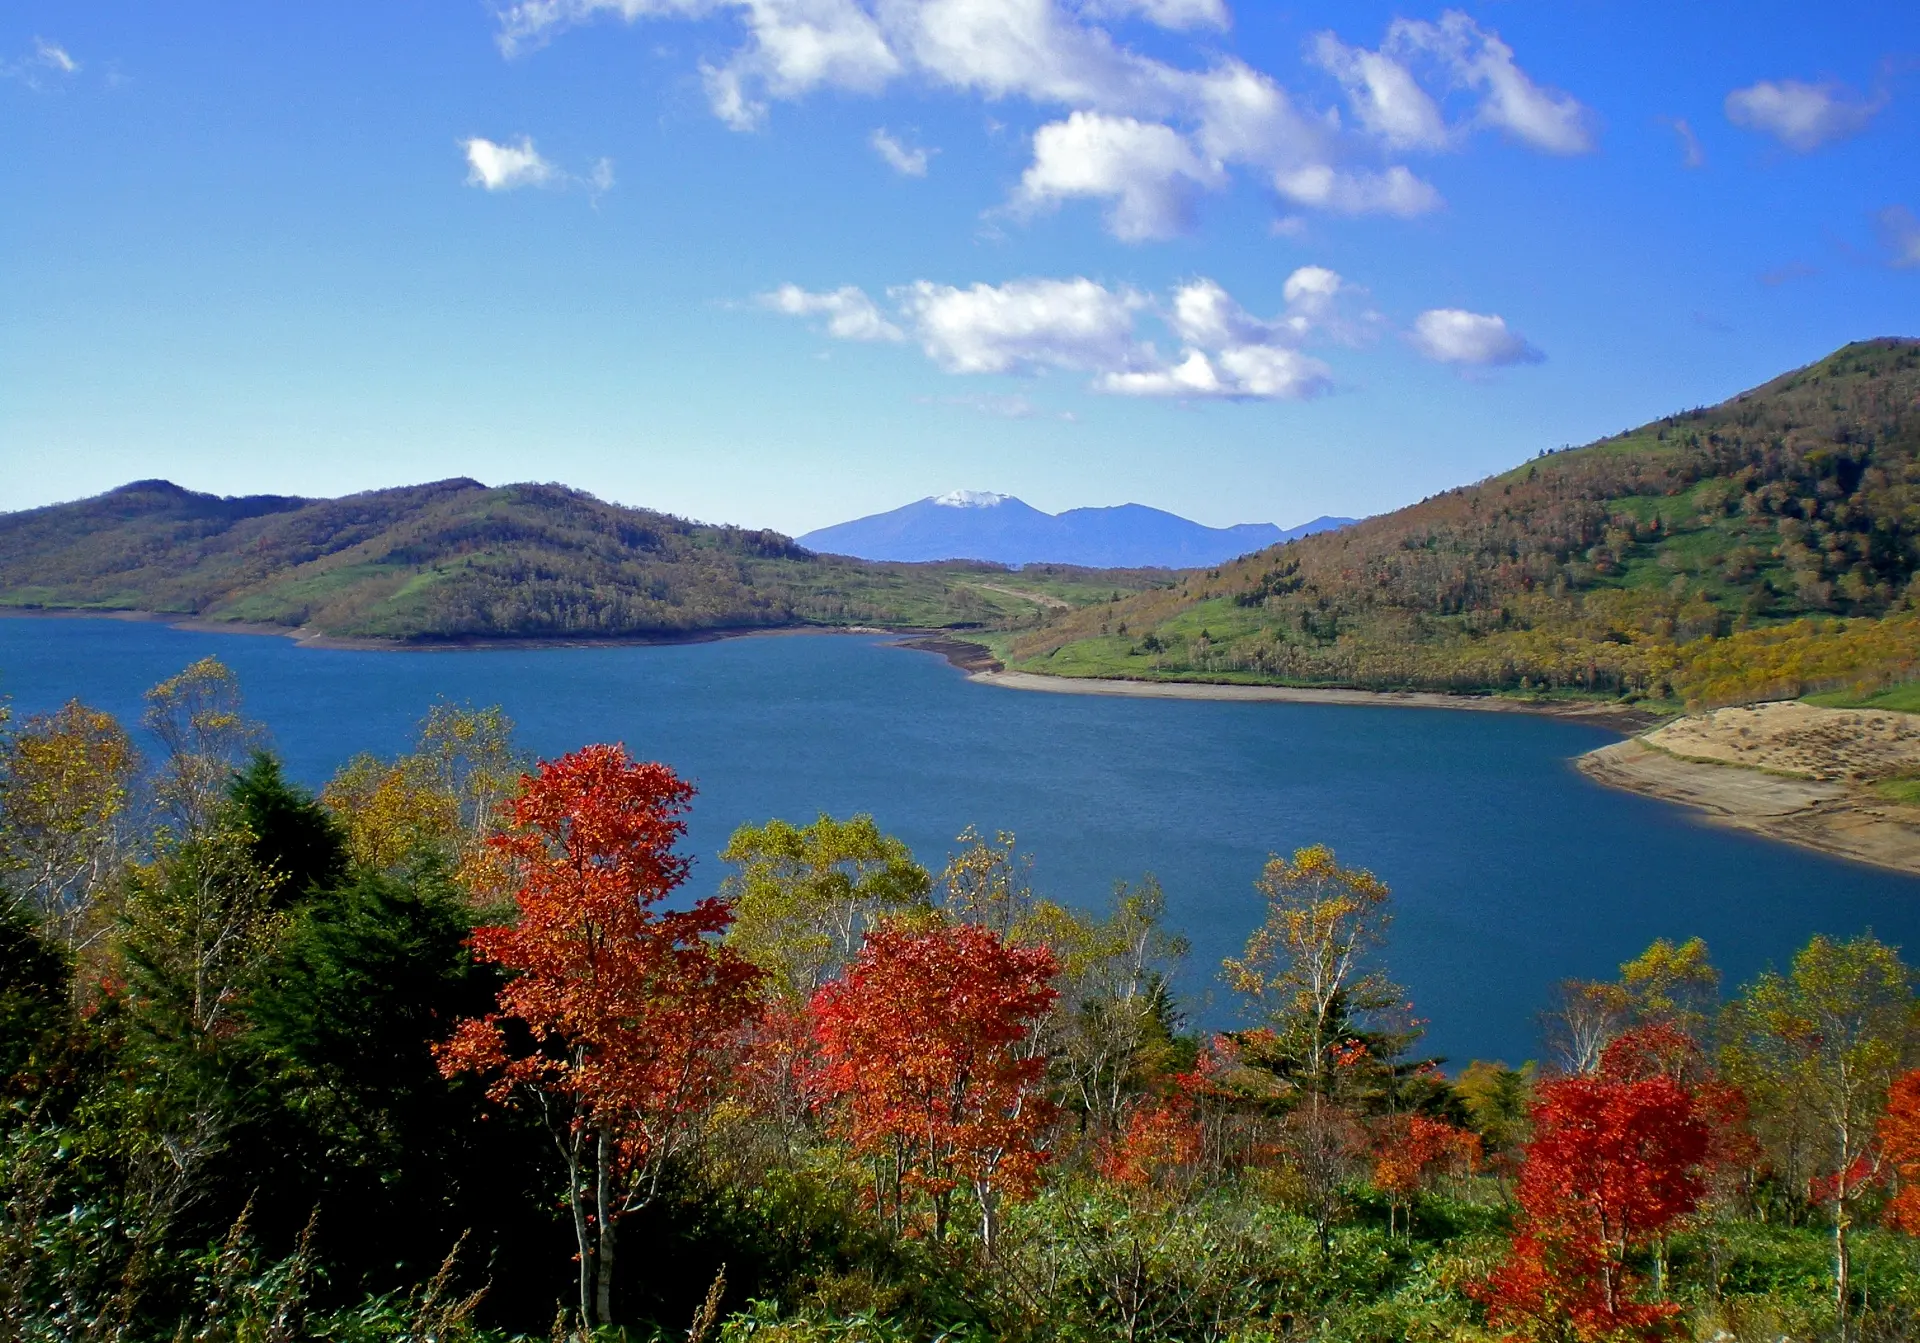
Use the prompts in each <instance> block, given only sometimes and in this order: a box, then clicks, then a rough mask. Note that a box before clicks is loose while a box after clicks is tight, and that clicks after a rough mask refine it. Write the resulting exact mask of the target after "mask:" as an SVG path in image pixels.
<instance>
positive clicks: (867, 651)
mask: <svg viewBox="0 0 1920 1343" xmlns="http://www.w3.org/2000/svg"><path fill="white" fill-rule="evenodd" d="M889 642H890V641H889V640H887V639H883V638H870V637H861V636H835V637H828V636H820V637H768V638H743V639H729V640H723V641H719V642H713V643H701V644H682V645H664V646H655V647H605V648H577V647H575V648H568V647H549V648H526V649H499V648H495V649H486V650H474V651H460V652H442V653H393V652H359V651H336V650H322V649H314V648H299V647H296V646H295V645H294V644H293V643H292V642H291V641H288V640H285V639H277V638H260V637H246V636H238V635H223V634H207V633H198V632H193V631H187V630H179V629H173V628H170V627H168V626H165V625H161V624H157V623H136V622H124V621H112V620H85V619H72V620H58V619H0V693H4V694H6V695H8V696H10V697H11V699H12V701H13V705H14V708H15V710H16V712H25V713H32V712H38V711H43V710H46V709H50V708H52V707H55V706H56V705H57V704H58V703H60V702H61V701H63V700H65V699H66V698H68V697H71V696H78V697H80V698H82V699H84V700H86V701H88V702H89V703H92V704H95V705H97V706H99V707H101V708H105V709H109V710H111V711H113V712H114V713H116V714H119V715H121V716H122V717H123V718H124V719H126V720H128V721H129V722H131V721H133V720H135V719H136V718H137V717H138V713H139V708H140V694H141V691H143V690H144V689H145V688H146V687H147V686H149V685H151V684H153V683H154V682H155V681H158V680H159V679H161V678H162V677H164V676H168V675H171V674H172V673H173V672H175V671H178V670H179V669H180V668H181V667H182V666H184V665H186V663H188V662H190V661H192V660H194V659H195V658H198V657H201V656H204V655H206V654H208V653H214V654H217V655H218V656H219V657H221V658H222V659H223V660H225V661H226V662H227V663H228V664H229V665H230V666H232V667H233V668H234V669H235V670H236V671H237V672H238V673H239V675H240V678H241V682H242V685H243V686H244V688H245V690H246V694H247V701H248V707H249V710H250V711H251V713H252V714H253V715H254V716H255V717H257V718H260V719H262V720H263V721H265V722H266V723H267V724H268V726H269V727H270V728H271V729H272V732H273V737H274V744H275V746H276V747H277V749H278V750H279V751H280V752H281V753H282V755H283V756H284V757H285V759H286V761H287V763H288V766H289V768H290V769H291V771H292V772H293V773H294V774H295V775H296V776H297V777H299V778H300V779H302V780H304V781H306V782H307V783H309V784H313V785H318V784H319V783H321V782H323V781H324V780H325V779H326V777H327V776H328V775H329V774H331V773H332V771H333V770H334V769H335V768H336V767H337V766H338V765H339V764H340V763H341V762H342V761H343V760H345V759H346V758H347V757H348V756H350V755H352V754H353V753H355V752H357V751H362V750H372V751H379V752H392V751H396V750H399V749H401V748H403V747H404V745H405V744H406V742H407V740H408V737H409V734H410V733H411V730H412V727H413V725H414V723H415V722H416V721H417V720H418V719H419V717H420V715H421V714H422V713H423V712H424V711H425V710H426V708H427V706H428V705H429V704H430V703H431V702H432V701H433V700H434V699H435V697H437V696H445V697H447V698H449V699H453V700H456V701H471V702H473V703H475V704H493V703H498V704H501V705H504V706H505V707H506V709H507V712H508V713H510V714H511V715H512V716H513V718H514V719H515V720H516V722H517V723H518V724H519V729H520V739H521V741H522V743H523V744H524V745H525V746H526V747H527V748H528V749H529V750H532V751H534V752H537V753H540V754H543V755H551V754H556V753H559V752H562V751H566V750H569V749H571V748H573V747H576V746H579V745H581V744H582V743H584V742H588V741H601V740H613V741H623V742H625V743H626V744H627V746H628V748H629V749H630V750H632V751H633V752H634V753H636V754H638V755H642V756H646V757H651V758H655V759H659V760H663V761H666V762H667V763H668V764H670V765H672V766H673V767H674V768H676V769H677V770H679V771H680V772H681V773H683V774H684V775H686V776H687V777H688V778H690V779H692V780H693V781H694V782H695V783H696V784H697V785H698V786H699V788H700V797H699V798H698V800H697V802H696V805H695V810H694V814H693V818H692V827H691V831H690V834H689V837H688V842H687V847H688V849H689V851H690V852H692V853H693V854H695V855H697V857H698V859H699V861H698V864H697V866H696V868H695V875H694V884H695V886H696V887H698V888H701V889H708V888H711V887H712V886H713V885H714V884H715V883H717V882H718V880H719V878H720V876H721V875H722V870H721V868H720V865H719V863H718V862H717V861H716V860H715V859H714V857H713V855H714V854H715V853H716V852H717V851H718V849H719V847H720V846H721V844H722V843H724V842H725V839H726V836H727V834H728V833H729V832H730V831H731V829H732V828H733V827H734V826H735V825H737V824H739V823H740V822H742V821H746V820H756V821H758V820H765V819H766V818H768V817H771V816H784V817H788V818H791V819H795V820H805V819H809V818H810V817H811V816H812V815H813V814H814V813H816V812H818V811H821V810H825V811H830V812H833V813H835V814H837V815H844V814H847V813H849V812H853V811H858V810H864V811H871V812H873V813H874V815H875V816H876V817H877V818H878V820H879V822H880V824H881V825H882V826H883V827H885V828H886V829H888V830H891V831H893V832H895V833H897V834H899V835H900V836H901V837H903V838H904V839H906V840H907V841H908V842H909V843H910V844H912V845H913V847H914V849H915V850H916V852H917V853H918V854H919V855H920V857H921V859H922V860H923V861H925V862H926V863H928V864H929V865H933V866H938V864H939V863H940V862H941V860H942V859H943V857H944V856H945V854H946V853H947V851H948V850H949V849H950V848H951V847H952V839H953V836H954V835H956V834H957V833H958V832H959V830H960V829H961V827H963V826H964V825H966V824H968V823H969V822H971V823H973V824H976V825H978V826H979V827H980V828H981V829H983V830H992V829H1007V830H1014V831H1017V832H1018V834H1019V836H1020V842H1021V847H1022V848H1023V849H1026V850H1028V851H1030V852H1031V853H1032V854H1033V855H1034V857H1035V869H1034V877H1035V884H1036V885H1037V887H1038V888H1039V889H1040V890H1041V891H1042V892H1043V893H1045V894H1048V895H1051V896H1054V897H1055V898H1058V899H1062V900H1065V901H1068V902H1071V903H1075V904H1082V905H1095V906H1097V905H1098V904H1099V903H1100V902H1102V901H1103V900H1104V898H1105V896H1106V893H1107V891H1108V890H1109V889H1110V887H1111V885H1112V883H1113V881H1114V880H1116V879H1118V878H1123V877H1124V878H1134V877H1138V876H1139V875H1140V874H1141V873H1143V872H1146V871H1152V872H1155V873H1157V874H1158V875H1159V877H1160V879H1161V881H1162V883H1163V884H1164V885H1165V887H1166V890H1167V895H1168V902H1169V905H1170V909H1171V913H1172V919H1173V922H1174V923H1175V924H1176V925H1178V927H1179V928H1180V929H1181V930H1182V931H1184V932H1185V933H1186V934H1187V935H1188V936H1189V937H1190V938H1191V939H1192V941H1193V945H1194V952H1193V956H1192V958H1191V960H1190V962H1189V965H1188V969H1187V973H1186V975H1185V976H1184V983H1183V986H1182V987H1183V988H1184V989H1185V990H1186V992H1187V996H1188V999H1189V1002H1190V1005H1191V1007H1192V1010H1193V1011H1194V1013H1195V1015H1196V1016H1197V1017H1198V1019H1199V1020H1201V1021H1202V1022H1204V1023H1205V1024H1208V1025H1228V1024H1231V1023H1232V1022H1233V1021H1234V1020H1235V1017H1234V1011H1233V1004H1232V1002H1231V1000H1230V999H1229V998H1228V996H1227V995H1226V994H1225V993H1224V991H1222V990H1220V989H1219V988H1217V986H1216V981H1215V978H1214V974H1213V968H1214V967H1215V966H1217V965H1218V963H1219V959H1220V957H1221V956H1222V955H1223V954H1225V953H1227V952H1228V951H1230V950H1234V949H1236V948H1237V947H1238V946H1239V944H1240V943H1241V942H1242V941H1243V940H1244V938H1245V936H1246V934H1247V932H1248V930H1249V929H1250V928H1251V927H1252V926H1253V925H1254V923H1255V922H1256V921H1257V920H1258V918H1259V916H1260V907H1259V903H1258V900H1257V899H1256V897H1255V895H1254V893H1253V890H1252V881H1253V878H1254V877H1255V875H1257V873H1258V871H1259V868H1260V865H1261V863H1262V861H1263V860H1264V859H1265V857H1266V855H1267V853H1268V852H1269V851H1272V850H1288V849H1291V848H1293V847H1296V846H1298V845H1302V844H1308V843H1313V842H1316V841H1320V842H1325V843H1328V844H1331V845H1332V846H1334V848H1335V849H1336V850H1338V852H1339V854H1340V856H1341V859H1342V860H1343V861H1346V862H1350V863H1359V864H1362V865H1365V866H1367V867H1370V868H1372V869H1373V870H1374V871H1376V872H1377V873H1379V874H1380V876H1381V877H1382V878H1383V879H1385V880H1386V881H1387V882H1388V883H1389V884H1390V885H1391V886H1392V887H1393V889H1394V892H1395V897H1396V904H1397V909H1398V920H1397V923H1396V925H1395V927H1394V931H1393V938H1392V943H1391V946H1390V947H1389V949H1388V964H1389V969H1390V970H1391V971H1392V973H1393V974H1394V975H1395V976H1396V977H1397V978H1398V979H1399V980H1400V981H1401V982H1402V983H1404V984H1405V985H1406V986H1407V987H1408V989H1409V991H1410V993H1411V995H1412V997H1413V999H1414V1001H1415V1003H1416V1005H1417V1009H1418V1013H1419V1015H1420V1016H1421V1017H1423V1018H1426V1019H1428V1020H1429V1021H1430V1023H1431V1024H1430V1026H1429V1028H1428V1046H1429V1047H1430V1048H1432V1049H1433V1050H1434V1051H1436V1052H1439V1053H1443V1054H1448V1055H1451V1056H1452V1057H1453V1058H1454V1059H1455V1060H1456V1061H1459V1062H1464V1061H1465V1060H1466V1059H1467V1058H1469V1057H1473V1056H1481V1057H1494V1056H1499V1057H1504V1058H1506V1059H1507V1060H1508V1061H1510V1062H1513V1061H1517V1060H1519V1059H1521V1058H1525V1057H1529V1056H1531V1055H1533V1054H1534V1053H1536V1052H1537V1050H1538V1046H1537V1044H1536V1041H1535V1029H1534V1015H1535V1013H1536V1012H1537V1011H1538V1010H1539V1009H1540V1008H1541V1007H1542V1006H1543V1005H1544V1003H1545V1000H1546V997H1547V994H1548V990H1549V988H1550V986H1551V984H1552V982H1553V981H1554V980H1556V979H1559V978H1562V977H1565V976H1568V975H1606V974H1611V973H1612V972H1613V970H1614V968H1615V967H1616V966H1617V964H1618V962H1620V961H1621V960H1623V959H1625V958H1626V957H1628V956H1631V955H1633V954H1634V953H1636V952H1638V951H1639V950H1641V949H1642V948H1644V947H1645V945H1646V944H1647V943H1648V942H1649V941H1650V940H1652V939H1653V938H1655V937H1662V936H1665V937H1675V938H1679V937H1687V936H1691V935H1694V934H1699V935H1701V936H1703V937H1705V938H1706V939H1707V940H1708V941H1709V943H1710V944H1711V945H1712V947H1713V950H1714V954H1715V959H1716V960H1717V961H1718V962H1719V963H1720V964H1721V965H1722V967H1723V968H1724V969H1726V970H1727V972H1728V973H1729V975H1730V976H1731V977H1733V978H1735V979H1740V978H1744V977H1746V976H1749V975H1751V974H1752V973H1753V972H1754V971H1755V970H1757V969H1759V968H1760V967H1761V966H1763V965H1765V964H1766V963H1768V962H1769V961H1773V962H1779V961H1783V960H1784V959H1785V958H1786V957H1788V956H1790V955H1791V954H1792V952H1793V951H1794V950H1795V949H1796V948H1797V947H1798V946H1800V945H1801V944H1802V943H1803V942H1804V941H1805V940H1806V938H1807V937H1808V936H1809V935H1811V934H1812V933H1815V932H1830V933H1836V934H1851V933H1855V932H1858V931H1860V930H1861V929H1863V928H1868V927H1871V928H1872V929H1873V930H1874V931H1875V932H1876V933H1878V934H1879V935H1880V936H1881V937H1883V938H1885V939H1887V940H1889V941H1892V942H1896V943H1899V944H1902V945H1904V946H1907V947H1909V948H1911V949H1914V950H1915V951H1916V952H1920V880H1916V879H1914V878H1910V877H1903V876H1899V875H1896V874H1893V873H1888V872H1883V871H1878V870H1875V869H1872V868H1868V867H1864V866H1860V865H1856V864H1851V863H1847V862H1843V861H1838V860H1834V859H1829V858H1825V857H1822V856H1820V855H1818V854H1814V853H1809V852H1805V851H1802V850H1798V849H1794V848H1790V847H1787V846H1785V845H1781V844H1777V843H1772V842H1769V841H1766V840H1761V839H1757V838H1753V837H1750V836H1747V835H1743V834H1739V833H1736V832H1731V831H1727V830H1724V829H1717V828H1714V827H1712V826H1709V825H1706V824H1704V823H1702V822H1701V821H1700V820H1698V819H1697V818H1696V816H1695V815H1694V814H1693V813H1690V812H1688V811H1686V810H1684V809H1681V808H1677V807H1673V806H1670V805H1667V804H1665V803H1661V802H1656V801H1653V800H1651V799H1648V798H1643V797H1638V796H1634V795H1630V794H1626V793H1620V792H1615V791H1611V790H1608V789H1605V788H1602V787H1600V786H1599V785H1597V784H1595V783H1592V782H1590V781H1589V780H1587V779H1585V778H1583V777H1582V776H1581V775H1580V774H1579V773H1578V772H1577V771H1576V770H1575V769H1574V767H1573V765H1572V758H1573V757H1575V756H1577V755H1579V754H1580V753H1581V752H1583V751H1586V750H1589V749H1591V748H1593V747H1596V746H1600V745H1603V744H1605V743H1607V742H1609V741H1613V740H1616V739H1617V734H1614V733H1611V732H1608V731H1607V730H1605V729H1604V728H1600V727H1595V726H1592V725H1589V724H1585V723H1580V722H1573V721H1567V720H1563V719H1556V718H1551V717H1535V716H1530V715H1526V714H1479V713H1457V712H1450V711H1447V710H1439V709H1434V710H1428V709H1413V708H1399V707H1369V706H1348V705H1317V704H1262V703H1234V702H1219V701H1186V700H1177V699H1125V698H1117V697H1105V696H1077V695H1034V694H1019V693H1015V692H1012V691H1009V690H1006V689H1002V688H999V687H995V686H991V685H982V684H977V683H974V682H970V681H969V680H968V679H967V678H966V677H965V676H964V675H963V674H962V673H960V672H959V671H957V670H955V669H954V668H952V667H949V666H948V665H947V664H946V663H945V662H943V661H942V660H941V659H939V658H937V657H934V656H930V655H928V654H925V653H915V652H908V651H903V650H900V649H897V648H892V647H889V646H888V644H889Z"/></svg>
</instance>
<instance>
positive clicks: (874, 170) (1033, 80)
mask: <svg viewBox="0 0 1920 1343" xmlns="http://www.w3.org/2000/svg"><path fill="white" fill-rule="evenodd" d="M1730 14H1731V11H1728V10H1725V9H1724V8H1723V7H1720V6H1704V5H1677V4H1672V3H1663V4H1626V3H1615V4H1604V5H1603V4H1599V3H1592V2H1580V0H1568V2H1566V3H1545V2H1543V3H1532V4H1518V3H1493V4H1483V5H1468V6H1464V7H1461V8H1447V7H1444V6H1439V5H1434V6H1418V5H1378V4H1371V3H1365V2H1364V0H1362V2H1350V3H1345V4H1337V5H1336V4H1330V3H1329V4H1312V3H1306V4H1297V5H1265V4H1263V5H1253V4H1246V3H1241V4H1232V3H1231V2H1230V0H735V2H725V0H528V2H527V3H523V4H519V5H511V4H508V5H502V6H500V7H498V8H496V7H490V6H488V5H486V4H483V3H474V4H465V3H455V4H446V3H421V2H419V0H394V2H393V3H385V4H380V5H370V4H369V5H348V6H340V5H329V6H318V5H312V6H309V5H301V4H297V3H286V4H279V5H239V4H208V3H195V2H194V0H185V2H184V3H179V4H170V5H166V6H157V5H152V4H132V3H127V4H104V3H88V0H58V3H38V2H36V0H13V3H10V4H9V5H7V6H6V7H5V8H4V10H0V124H4V126H5V127H6V134H4V135H0V183H4V184H5V185H4V187H0V509H14V508H22V507H29V506H33V505H38V504H42V503H47V502H51V501H55V500H59V499H66V498H74V497H78V496H81V495H85V494H90V493H95V492H98V491H100V490H103V489H106V488H110V487H111V486H113V485H115V484H119V483H122V482H124V481H126V480H129V479H134V478H138V477H145V476H166V477H169V478H171V479H174V480H176V481H179V482H180V483H182V484H185V485H188V486H191V487H194V488H197V489H206V490H214V491H217V492H221V493H245V492H280V493H300V494H339V493H345V492H349V491H353V490H360V489H370V488H376V487H380V486H386V485H393V484H401V483H408V482H415V481H423V480H431V479H437V478H441V477H446V476H452V475H472V476H476V477H478V478H480V479H482V480H485V481H488V482H489V483H499V482H504V481H509V480H522V479H540V480H559V481H564V482H566V483H568V484H572V485H576V486H579V487H581V488H584V489H587V490H591V491H593V492H594V493H596V494H599V495H601V496H603V497H606V498H611V499H615V500H618V501H620V502H623V503H629V504H638V505H645V506H649V507H656V508H663V509H668V510H671V511H674V512H678V513H682V514H686V515H690V516H693V517H698V518H702V519H707V520H713V521H732V522H739V523H745V524H751V525H756V526H774V527H779V528H781V529H783V530H786V531H789V532H800V531H804V530H807V529H809V528H811V527H815V526H820V525H824V524H827V523H831V522H835V521H839V520H843V519H845V518H848V517H852V516H855V515H858V514H862V513H867V512H874V511H878V510H881V509H885V508H890V507H893V506H896V505H898V504H901V503H905V502H907V501H909V500H912V499H915V498H919V497H922V496H925V495H928V494H934V493H939V492H942V491H945V490H948V489H952V488H955V487H970V488H980V489H995V490H1002V491H1007V492H1011V493H1014V494H1018V495H1020V496H1021V497H1022V498H1024V499H1026V500H1027V501H1028V502H1030V503H1033V504H1035V505H1036V506H1039V507H1042V508H1046V509H1049V510H1056V511H1057V510H1059V509H1063V508H1068V507H1074V506H1080V505H1090V504H1110V503H1120V502H1125V501H1129V500H1133V501H1139V502H1142V503H1150V504H1154V505H1158V506H1161V507H1165V508H1170V509H1173V510H1176V511H1178V512H1182V513H1185V514H1187V515H1188V516H1192V517H1195V518H1198V519H1200V520H1202V521H1205V522H1209V523H1214V524H1223V523H1229V522H1238V521H1256V520H1257V521H1275V522H1279V523H1282V524H1291V523H1295V522H1299V521H1301V520H1304V519H1306V518H1309V517H1312V516H1314V515H1317V514H1321V513H1341V514H1365V513H1370V512H1377V511H1381V510H1385V509H1388V508H1392V507H1395V506H1397V505H1399V504H1402V503H1406V502H1409V501H1411V500H1414V499H1417V498H1420V497H1422V496H1424V495H1426V494H1429V493H1432V492H1434V491H1436V490H1439V489H1442V488H1445V487H1447V486H1450V485H1453V484H1457V483H1460V482H1462V481H1466V480H1471V479H1474V478H1477V477H1479V476H1482V475H1485V474H1487V473H1489V472H1491V471H1495V470H1498V469H1501V468H1503V467H1504V466H1507V465H1510V464H1512V463H1513V462H1515V461H1517V460H1519V459H1521V458H1524V457H1526V456H1530V455H1532V454H1533V453H1534V452H1535V451H1537V450H1539V449H1540V448H1543V447H1552V446H1557V445H1560V444H1563V443H1572V442H1581V441H1585V440H1587V439H1590V438H1593V437H1595V436H1598V435H1600V434H1603V433H1608V432H1612V431H1615V430H1618V429H1620V428H1623V427H1626V426H1628V425H1630V424H1635V423H1638V422H1641V421H1643V420H1646V419H1649V418H1652V417H1654V416H1656V415H1659V414H1663V413H1666V412H1668V411H1671V410H1675V409H1679V408H1682V407H1686V406H1691V405H1696V404H1701V403H1704V402H1709V401H1714V400H1718V399H1720V398H1722V397H1724V396H1727V395H1729V394H1731V393H1733V392H1735V391H1738V390H1740V389H1741V388H1743V387H1746V386H1749V385H1752V384H1754V383H1756V382H1760V381H1763V380H1765V379H1766V378H1768V377H1770V376H1772V375H1774V374H1775V373H1778V372H1780V371H1783V370H1785V369H1787V368H1790V367H1794V366H1796V365H1799V364H1802V363H1805V362H1807V361H1809V360H1811V359H1814V358H1817V357H1819V356H1820V355H1823V354H1825V353H1827V352H1828V351H1830V350H1832V349H1833V348H1834V347H1836V346H1838V345H1840V344H1843V343H1844V342H1846V341H1848V340H1852V339H1857V338H1862V337H1867V336H1875V335H1890V334H1893V335H1920V222H1916V212H1920V111H1917V110H1916V109H1917V108H1920V12H1916V11H1915V10H1914V9H1913V7H1912V6H1910V5H1897V4H1876V5H1866V4H1850V5H1848V4H1843V5H1833V6H1819V7H1816V6H1810V5H1806V4H1797V5H1785V4H1764V3H1750V4H1746V5H1742V6H1740V7H1739V8H1738V14H1737V18H1736V17H1730V16H1729V15H1730Z"/></svg>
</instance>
